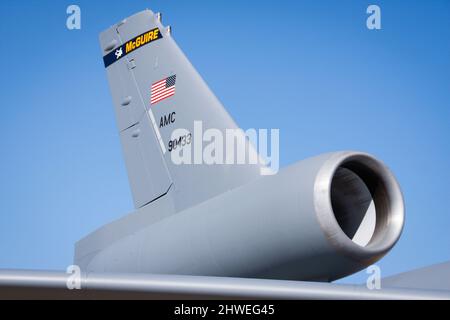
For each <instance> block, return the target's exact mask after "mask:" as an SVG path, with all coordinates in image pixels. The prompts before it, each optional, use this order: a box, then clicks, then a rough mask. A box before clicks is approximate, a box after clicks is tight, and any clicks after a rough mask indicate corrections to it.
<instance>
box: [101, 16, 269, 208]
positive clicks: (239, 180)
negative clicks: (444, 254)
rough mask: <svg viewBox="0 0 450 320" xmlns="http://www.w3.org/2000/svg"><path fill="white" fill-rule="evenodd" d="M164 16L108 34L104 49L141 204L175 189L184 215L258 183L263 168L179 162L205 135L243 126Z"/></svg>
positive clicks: (134, 20)
mask: <svg viewBox="0 0 450 320" xmlns="http://www.w3.org/2000/svg"><path fill="white" fill-rule="evenodd" d="M160 17H161V16H160V15H159V14H154V13H153V12H152V11H150V10H145V11H142V12H140V13H138V14H136V15H134V16H131V17H129V18H127V19H125V20H123V21H122V22H120V23H118V24H116V25H114V26H112V27H110V28H109V29H107V30H106V31H104V32H102V33H101V35H100V44H101V48H102V50H103V55H104V58H103V60H104V63H105V67H106V70H107V74H108V79H109V84H110V89H111V93H112V96H113V101H114V107H115V113H116V119H117V125H118V129H119V132H120V138H121V142H122V148H123V152H124V156H125V162H126V166H127V170H128V176H129V181H130V185H131V189H132V194H133V198H134V203H135V206H136V208H140V207H143V206H145V205H146V204H148V203H150V202H152V201H154V200H155V199H158V198H160V197H161V196H164V195H165V194H167V193H168V191H169V190H173V194H174V204H175V208H176V209H177V211H178V210H180V209H184V208H186V207H189V206H192V205H194V204H196V203H199V202H202V201H204V200H207V199H209V198H211V197H213V196H215V195H218V194H220V193H223V192H225V191H227V190H230V189H233V188H235V187H237V186H240V185H242V184H244V183H246V182H248V181H249V180H252V179H254V178H256V177H257V176H259V175H260V168H261V165H260V164H259V163H260V162H259V161H258V163H257V164H223V165H210V164H206V163H204V162H201V163H198V159H197V161H192V165H186V162H184V164H181V165H180V164H179V163H175V162H174V160H173V156H174V152H177V154H178V155H179V156H183V159H187V158H186V157H185V156H187V155H188V154H189V152H191V157H190V158H191V159H192V158H193V153H194V149H195V148H196V145H195V143H196V142H197V141H199V140H201V139H203V136H202V133H203V132H205V131H206V130H208V129H214V130H218V131H219V132H220V133H221V134H223V136H225V135H226V130H227V129H238V128H237V126H236V124H235V122H234V121H233V119H232V118H231V117H230V115H229V114H228V113H227V112H226V111H225V109H224V107H223V106H222V104H221V103H220V101H219V100H218V99H217V98H216V96H215V95H214V94H213V93H212V92H211V90H210V89H209V88H208V86H207V85H206V83H205V82H204V81H203V79H202V78H201V76H200V75H199V74H198V73H197V71H196V70H195V69H194V67H193V66H192V65H191V63H190V62H189V61H188V59H187V58H186V57H185V55H184V54H183V53H182V51H181V50H180V49H179V48H178V46H177V45H176V43H175V41H174V40H173V39H172V37H171V32H170V27H164V26H163V25H162V24H161V19H160ZM199 127H201V129H202V131H201V132H200V131H199V130H198V129H199ZM176 129H177V130H176ZM177 132H178V133H179V134H177ZM215 132H217V131H215ZM245 143H246V144H247V145H246V150H247V152H248V154H255V153H256V151H255V150H254V149H253V146H252V145H251V143H249V141H248V139H246V140H245ZM188 148H189V150H190V151H189V150H188ZM181 150H182V151H181ZM188 151H189V152H188ZM225 157H226V155H223V158H224V159H225ZM194 163H195V164H194Z"/></svg>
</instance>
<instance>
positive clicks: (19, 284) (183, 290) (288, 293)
mask: <svg viewBox="0 0 450 320" xmlns="http://www.w3.org/2000/svg"><path fill="white" fill-rule="evenodd" d="M439 268H440V269H441V270H445V272H446V278H445V279H446V280H445V281H443V282H444V283H445V282H446V283H447V286H445V285H443V284H442V282H441V285H440V286H439V287H438V288H437V289H432V288H431V287H430V286H429V285H426V286H425V287H416V288H411V287H409V288H406V286H405V285H404V284H402V285H398V284H397V286H403V287H402V288H401V287H395V283H394V282H392V279H393V278H391V279H390V280H389V279H388V280H389V281H387V283H388V284H391V283H392V284H393V285H394V286H392V287H391V286H384V287H382V289H380V290H369V289H367V288H366V286H364V285H344V284H334V283H319V282H305V281H280V280H260V279H243V278H220V277H199V276H175V275H149V274H93V273H90V274H87V275H83V276H82V277H80V282H79V283H80V285H81V289H72V290H69V289H68V286H67V283H68V281H70V276H71V275H70V274H67V273H65V272H62V271H60V272H50V271H19V270H1V271H0V299H336V300H340V299H344V300H348V299H352V300H353V299H355V300H357V299H371V300H372V299H450V286H449V285H448V284H449V277H448V275H449V272H448V271H449V270H450V269H449V268H450V262H449V263H447V264H445V265H439ZM428 269H429V271H430V272H431V274H430V273H428V272H424V270H420V272H419V273H420V277H421V278H422V282H423V283H427V281H426V278H427V277H431V278H434V275H433V270H435V268H433V267H430V268H428ZM408 274H409V275H411V276H417V275H418V273H417V271H412V273H409V272H408V273H405V274H403V275H399V277H400V278H401V279H403V280H402V281H406V280H405V279H407V278H408V277H409V275H408ZM441 275H442V273H441ZM416 280H417V279H416ZM382 283H383V281H382Z"/></svg>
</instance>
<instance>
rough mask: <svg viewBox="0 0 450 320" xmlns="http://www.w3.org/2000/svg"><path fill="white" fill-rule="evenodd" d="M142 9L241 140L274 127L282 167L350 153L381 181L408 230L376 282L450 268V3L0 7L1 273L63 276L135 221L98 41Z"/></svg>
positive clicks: (86, 3) (29, 4)
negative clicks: (158, 21) (371, 8)
mask: <svg viewBox="0 0 450 320" xmlns="http://www.w3.org/2000/svg"><path fill="white" fill-rule="evenodd" d="M72 3H74V4H77V5H79V6H80V7H81V10H82V29H81V30H77V31H69V30H67V29H66V18H67V15H66V8H67V6H68V5H70V4H72ZM369 4H377V5H379V6H380V7H381V10H382V30H379V31H370V30H368V29H367V28H366V19H367V14H366V8H367V7H368V5H369ZM145 8H150V9H152V10H153V11H155V12H156V11H161V12H163V19H164V23H166V24H170V25H172V27H173V36H174V38H175V39H176V41H177V42H178V44H179V45H180V47H181V48H182V49H183V51H184V52H185V53H186V55H187V56H188V57H189V58H190V60H191V62H192V63H193V65H194V66H195V67H196V68H197V69H198V71H199V72H200V74H202V76H203V77H204V78H205V80H206V81H207V82H208V84H209V85H210V87H211V88H212V89H213V91H214V92H215V93H216V95H217V96H218V97H219V99H221V101H222V102H223V103H224V105H225V106H226V108H227V109H228V111H229V112H230V113H231V115H232V116H233V117H234V118H235V120H236V121H237V123H238V124H239V125H240V126H241V127H243V128H279V129H280V143H281V145H280V162H281V165H282V166H286V165H288V164H291V163H294V162H296V161H298V160H301V159H304V158H306V157H309V156H313V155H317V154H319V153H324V152H329V151H335V150H346V149H354V150H361V151H366V152H369V153H372V154H374V155H376V156H377V157H379V158H380V159H382V160H383V161H384V162H385V163H386V164H387V165H388V166H389V167H390V168H391V169H392V170H393V172H394V173H395V174H396V176H397V178H398V180H399V182H400V184H401V186H402V189H403V192H404V196H405V201H406V209H407V217H406V218H407V219H406V225H405V229H404V233H403V236H402V238H401V239H400V241H399V243H398V245H397V246H396V247H395V248H394V249H393V250H392V251H391V252H390V253H389V254H388V256H386V257H385V258H384V259H383V260H382V261H381V262H379V263H378V265H379V266H381V267H382V275H383V276H386V275H391V274H395V273H397V272H402V271H405V270H408V269H411V268H416V267H421V266H425V265H428V264H432V263H437V262H442V261H446V260H449V259H450V233H449V232H448V228H449V226H450V212H449V209H448V204H447V203H446V200H447V199H450V191H449V187H448V185H449V183H448V181H450V172H449V169H448V168H449V163H450V142H449V140H450V139H449V137H450V2H449V1H445V0H442V1H439V0H433V1H425V0H424V1H398V0H395V1H370V2H369V1H349V0H346V1H331V0H330V1H258V2H256V1H246V2H244V1H230V0H228V1H194V0H192V1H148V0H145V1H113V0H109V1H100V0H96V1H74V2H68V1H49V0H47V1H20V2H19V1H11V0H6V1H1V2H0V16H1V19H0V37H1V39H2V44H1V46H0V48H1V51H0V55H1V59H0V70H2V72H1V75H0V88H1V89H0V90H1V108H0V137H1V139H0V150H1V157H0V268H26V269H30V268H31V269H65V268H66V266H67V265H69V264H71V262H72V257H73V244H74V243H75V242H76V241H77V240H78V239H80V238H81V237H83V236H84V235H86V234H87V233H89V232H91V231H93V230H94V229H96V228H97V227H99V226H101V225H103V224H105V223H107V222H110V221H112V220H114V219H116V218H118V217H121V216H123V215H124V214H126V213H127V212H131V211H132V210H133V204H132V199H131V194H130V190H129V186H128V180H127V175H126V171H125V166H124V160H123V158H122V154H121V149H120V143H119V139H118V133H117V130H116V124H115V118H114V114H113V107H112V100H111V97H110V94H109V89H108V86H107V81H106V75H105V70H104V67H103V64H102V57H101V50H100V48H99V44H98V34H99V32H100V31H102V30H104V29H106V28H107V27H109V26H110V25H112V24H113V23H115V22H117V21H120V20H121V19H123V18H125V17H127V16H129V15H131V14H133V13H136V12H138V11H141V10H143V9H145ZM365 277H366V276H365V274H364V273H360V274H357V275H355V276H352V277H350V278H348V279H346V280H345V281H347V282H361V281H365V280H364V279H365Z"/></svg>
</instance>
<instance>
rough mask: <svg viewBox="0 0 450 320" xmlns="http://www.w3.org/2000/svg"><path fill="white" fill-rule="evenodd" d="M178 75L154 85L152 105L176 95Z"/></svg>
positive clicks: (151, 96)
mask: <svg viewBox="0 0 450 320" xmlns="http://www.w3.org/2000/svg"><path fill="white" fill-rule="evenodd" d="M176 81H177V75H176V74H175V75H173V76H170V77H168V78H165V79H163V80H160V81H158V82H155V83H154V84H152V89H151V95H150V104H156V103H158V102H160V101H162V100H164V99H167V98H169V97H171V96H173V95H174V94H175V82H176Z"/></svg>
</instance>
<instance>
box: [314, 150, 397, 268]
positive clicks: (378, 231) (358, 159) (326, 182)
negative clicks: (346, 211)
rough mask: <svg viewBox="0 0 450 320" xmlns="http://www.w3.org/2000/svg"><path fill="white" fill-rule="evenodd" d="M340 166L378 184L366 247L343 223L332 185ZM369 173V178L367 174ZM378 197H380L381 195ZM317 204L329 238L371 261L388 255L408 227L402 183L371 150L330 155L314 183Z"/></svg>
mask: <svg viewBox="0 0 450 320" xmlns="http://www.w3.org/2000/svg"><path fill="white" fill-rule="evenodd" d="M339 168H350V169H351V170H354V169H355V168H356V171H358V170H359V171H360V172H355V173H357V174H358V175H359V174H360V173H361V174H362V177H361V178H362V179H363V181H364V183H366V184H368V183H369V184H370V183H372V184H373V183H376V184H377V186H378V187H377V190H379V192H377V195H373V197H374V201H375V206H376V226H375V231H374V234H373V236H372V238H371V240H370V241H369V243H368V244H367V245H366V246H360V245H358V244H357V243H355V242H353V241H352V239H350V238H349V237H348V236H347V235H346V234H345V232H344V231H343V230H342V228H341V226H340V225H339V223H338V221H337V219H336V216H335V212H334V211H333V204H332V200H331V184H332V181H333V178H334V176H335V173H336V171H337V170H338V169H339ZM364 176H365V177H364ZM377 197H378V198H377ZM314 206H315V210H316V215H317V218H318V220H319V224H320V226H321V228H322V230H323V232H324V234H325V237H326V239H327V240H328V241H329V243H331V245H332V246H334V247H335V248H336V249H337V250H338V251H339V252H341V253H343V254H345V255H346V256H348V257H350V258H352V259H355V260H358V261H361V262H364V263H365V264H367V263H373V262H375V261H377V260H378V259H380V258H381V257H382V256H384V255H385V254H386V253H387V252H388V251H389V250H390V249H391V248H392V247H393V246H394V245H395V243H396V242H397V241H398V239H399V237H400V235H401V233H402V230H403V226H404V202H403V195H402V192H401V190H400V186H399V184H398V182H397V180H396V179H395V177H394V176H393V174H392V173H391V172H390V170H389V169H388V168H387V167H386V166H385V165H384V164H383V163H382V162H380V161H379V160H377V159H376V158H374V157H373V156H371V155H369V154H367V153H361V152H353V151H345V152H337V153H334V154H332V155H331V156H330V158H329V159H328V160H327V161H326V162H325V163H324V165H323V166H322V168H321V169H320V170H319V172H318V174H317V177H316V180H315V184H314Z"/></svg>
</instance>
